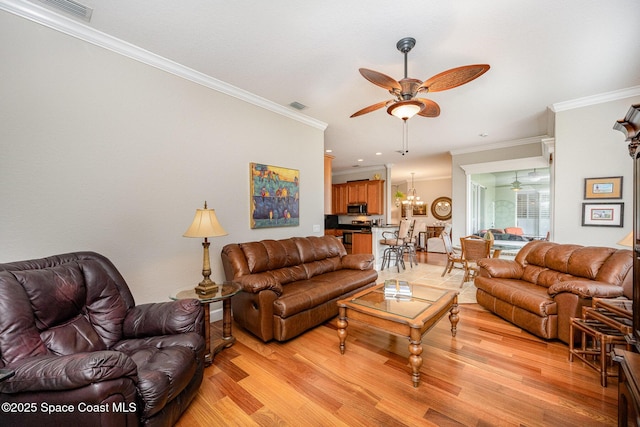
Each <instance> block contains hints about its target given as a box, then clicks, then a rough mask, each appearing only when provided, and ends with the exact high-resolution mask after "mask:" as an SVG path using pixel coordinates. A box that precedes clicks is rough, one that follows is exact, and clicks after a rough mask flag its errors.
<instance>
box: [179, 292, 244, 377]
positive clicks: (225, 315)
mask: <svg viewBox="0 0 640 427" xmlns="http://www.w3.org/2000/svg"><path fill="white" fill-rule="evenodd" d="M241 289H242V288H241V286H240V285H239V284H238V283H233V282H225V283H224V284H222V285H218V292H217V293H216V294H215V295H212V296H210V297H206V298H204V297H199V296H198V294H196V291H195V289H193V288H191V289H187V290H183V291H179V292H178V293H177V294H176V295H174V296H172V297H171V299H173V300H178V299H186V298H194V299H197V300H198V301H200V305H201V306H202V310H203V312H204V328H203V329H204V330H203V331H202V335H203V337H204V341H205V349H206V353H205V355H204V363H205V365H207V366H209V365H211V364H212V363H213V358H214V357H215V356H216V354H218V353H220V352H221V351H222V350H224V349H225V348H227V347H231V346H232V345H233V343H235V342H236V338H235V337H234V336H233V335H232V334H231V323H232V320H231V297H233V296H234V295H235V294H237V293H238V292H240V290H241ZM218 301H222V337H221V338H219V339H217V340H215V341H214V342H213V346H212V344H211V313H210V305H211V303H214V302H218Z"/></svg>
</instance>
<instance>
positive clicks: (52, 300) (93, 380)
mask: <svg viewBox="0 0 640 427" xmlns="http://www.w3.org/2000/svg"><path fill="white" fill-rule="evenodd" d="M202 327H203V315H202V308H201V306H200V304H199V302H198V301H197V300H179V301H168V302H165V303H152V304H143V305H139V306H136V305H135V302H134V299H133V296H132V295H131V292H130V291H129V288H128V287H127V284H126V282H125V281H124V279H123V278H122V276H121V275H120V273H119V272H118V270H117V269H116V268H115V267H114V265H113V264H112V263H111V262H110V261H109V260H108V259H107V258H105V257H104V256H102V255H99V254H96V253H93V252H77V253H69V254H64V255H57V256H52V257H47V258H43V259H36V260H29V261H20V262H14V263H9V264H0V368H3V369H10V370H12V371H14V372H15V375H14V376H13V377H11V378H9V379H7V380H5V381H3V382H0V406H1V408H2V409H1V410H0V425H2V426H13V425H16V426H30V425H38V426H54V425H55V426H57V427H60V426H70V425H76V426H88V425H91V426H99V425H109V426H136V425H147V426H160V425H162V426H167V425H173V424H174V423H175V421H176V420H177V419H178V418H179V417H180V415H181V414H182V413H183V412H184V410H185V409H186V408H187V406H188V405H189V403H190V402H191V400H192V398H193V397H194V396H195V394H196V392H197V391H198V388H199V387H200V384H201V382H202V377H203V370H204V340H203V338H202V336H201V331H202Z"/></svg>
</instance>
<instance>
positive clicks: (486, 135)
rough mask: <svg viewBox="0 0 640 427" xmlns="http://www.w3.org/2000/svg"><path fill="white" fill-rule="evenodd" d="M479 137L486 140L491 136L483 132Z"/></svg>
mask: <svg viewBox="0 0 640 427" xmlns="http://www.w3.org/2000/svg"><path fill="white" fill-rule="evenodd" d="M478 136H480V137H482V138H486V137H488V136H489V134H488V133H486V132H482V133H481V134H478Z"/></svg>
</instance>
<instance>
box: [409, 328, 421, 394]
mask: <svg viewBox="0 0 640 427" xmlns="http://www.w3.org/2000/svg"><path fill="white" fill-rule="evenodd" d="M409 353H411V355H410V356H409V365H411V379H412V380H413V386H414V387H418V385H419V384H420V367H421V366H422V356H420V355H421V354H422V334H421V333H420V329H414V328H411V337H410V338H409Z"/></svg>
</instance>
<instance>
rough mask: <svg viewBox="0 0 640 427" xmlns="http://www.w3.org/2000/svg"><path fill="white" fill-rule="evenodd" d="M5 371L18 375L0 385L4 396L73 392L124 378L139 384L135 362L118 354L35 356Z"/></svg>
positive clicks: (124, 355)
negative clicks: (54, 391)
mask: <svg viewBox="0 0 640 427" xmlns="http://www.w3.org/2000/svg"><path fill="white" fill-rule="evenodd" d="M6 368H7V369H11V370H13V371H15V375H14V376H13V377H11V378H9V379H7V380H5V381H2V382H1V383H0V392H1V393H22V392H31V391H45V390H46V391H52V390H71V389H76V388H80V387H83V386H86V385H89V384H93V383H98V382H102V381H108V380H113V379H117V378H122V377H129V378H131V379H132V380H133V381H134V383H137V382H138V373H137V372H138V368H137V366H136V364H135V362H134V361H133V360H132V359H131V358H130V357H129V356H127V355H126V354H124V353H121V352H119V351H106V350H105V351H94V352H90V353H76V354H69V355H65V356H56V355H46V356H36V357H31V358H26V359H22V360H19V361H17V362H14V363H12V364H10V365H7V366H6Z"/></svg>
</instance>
